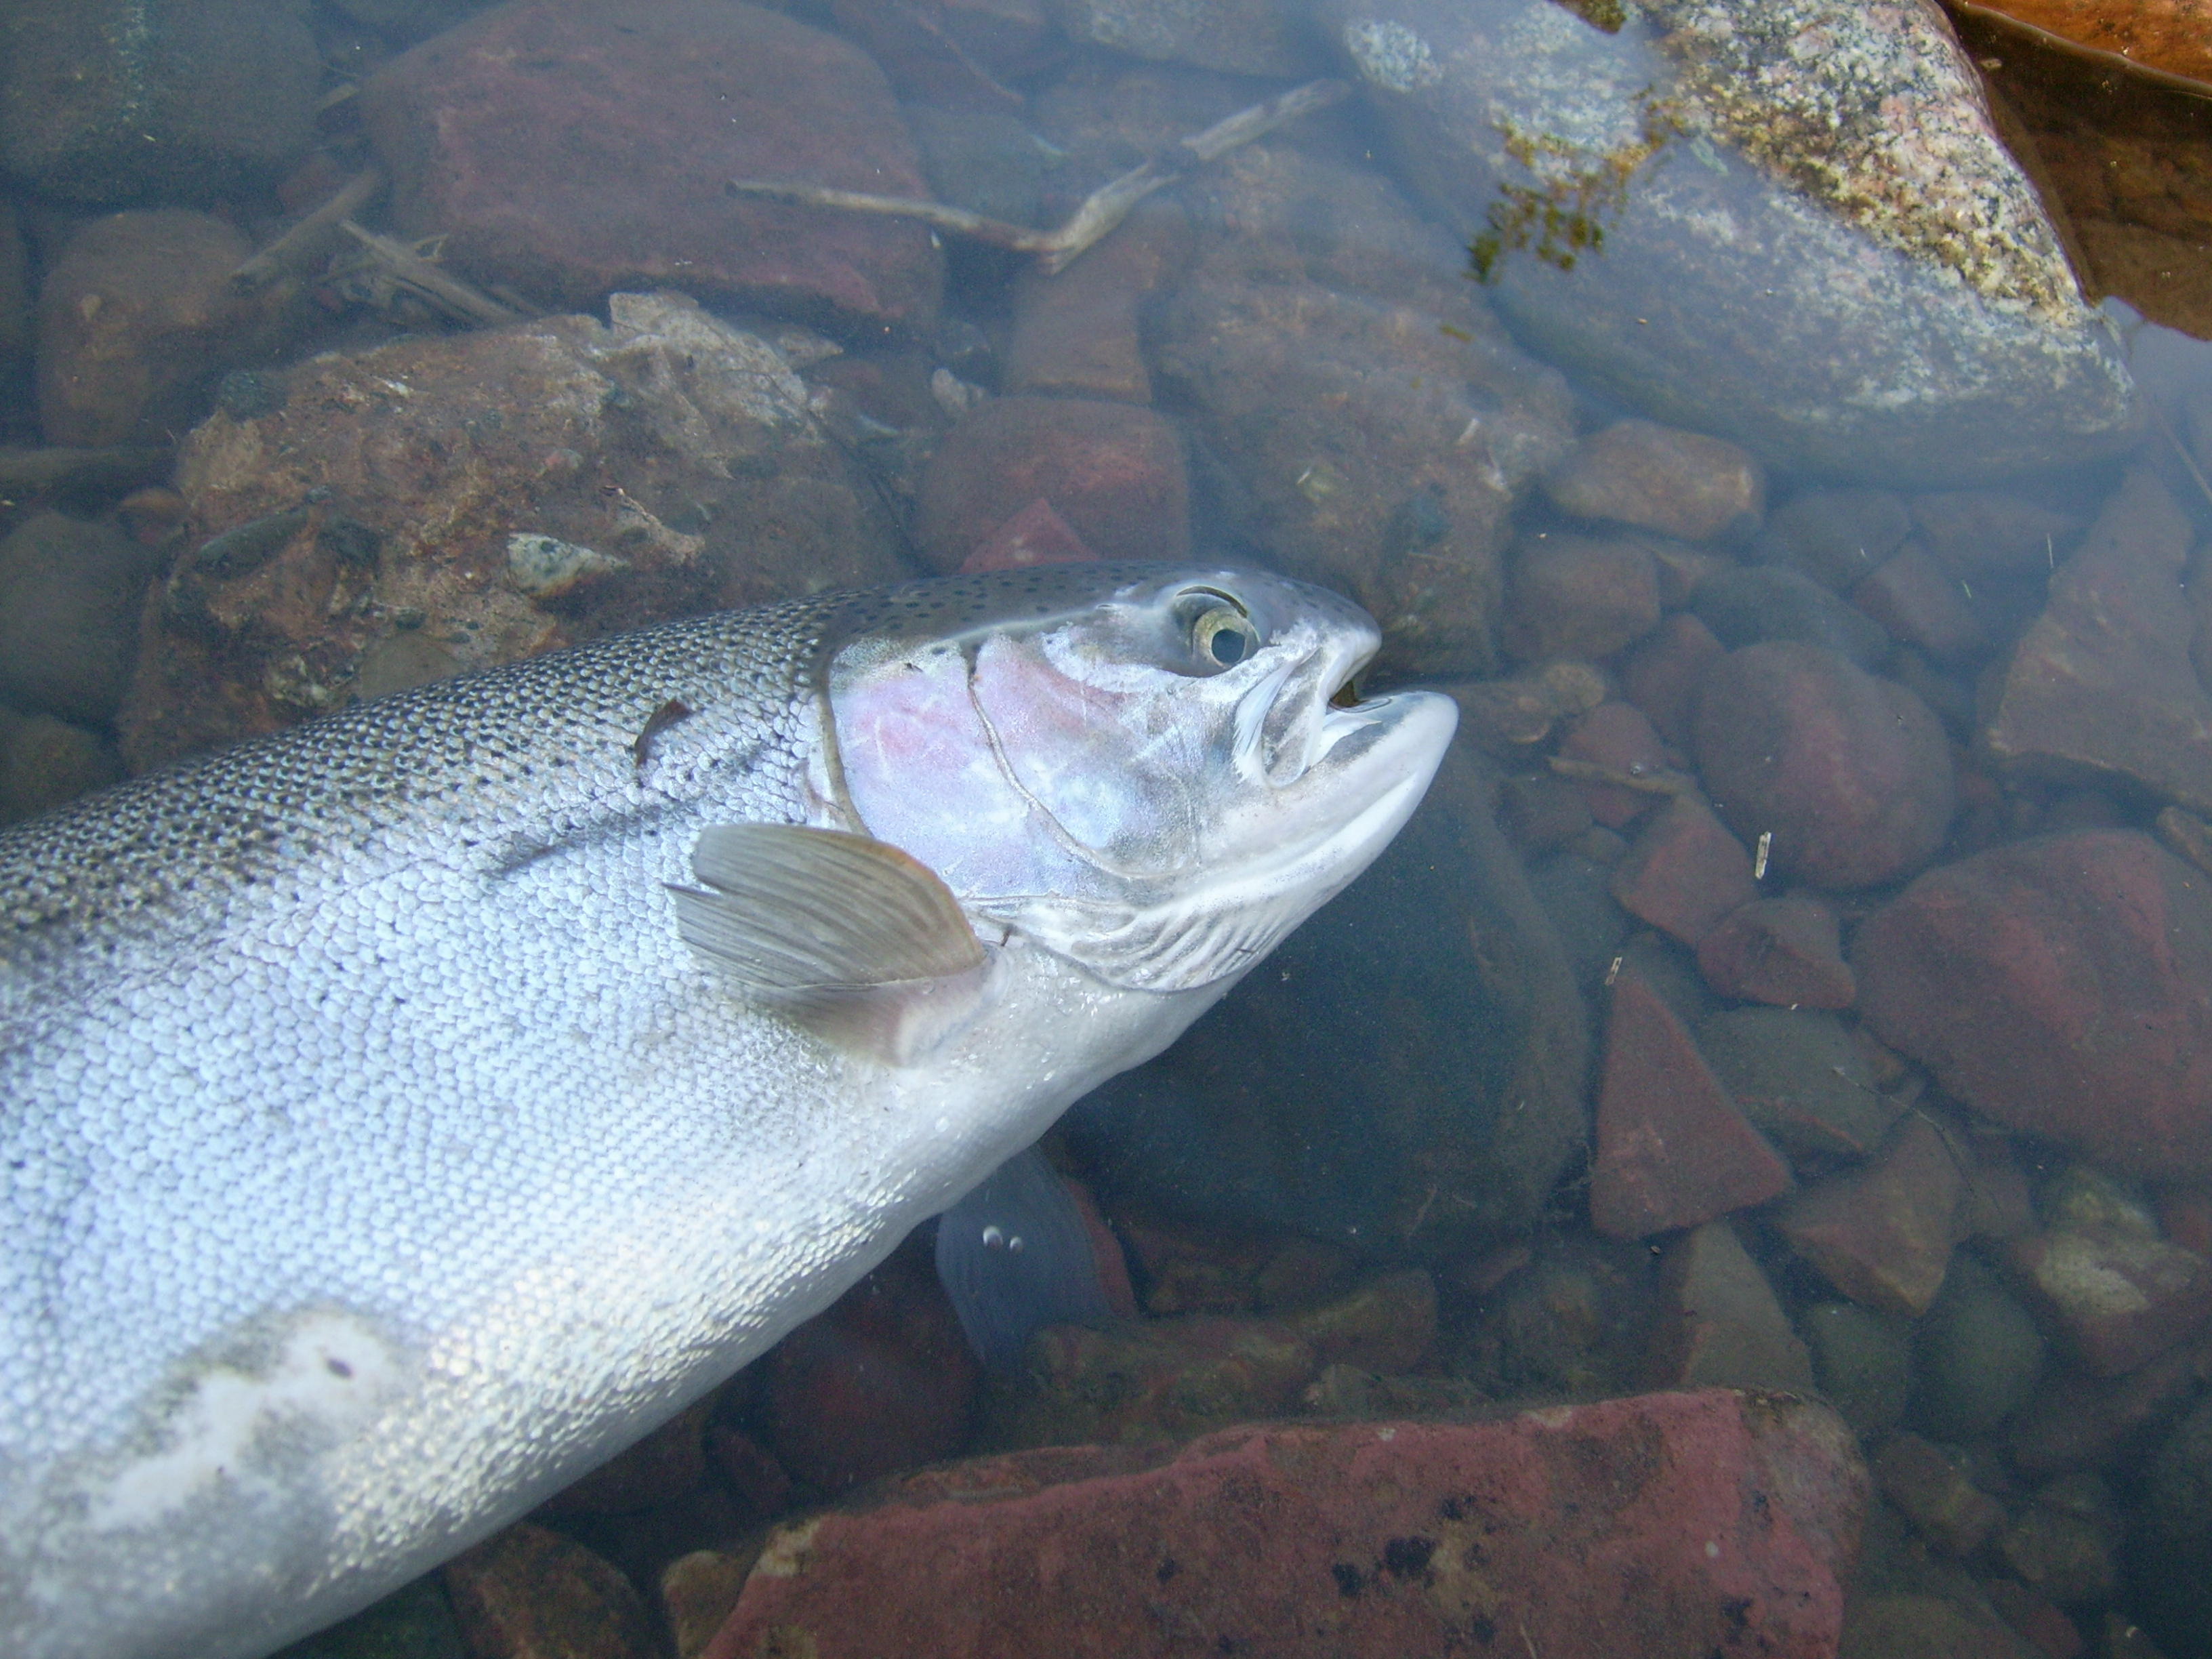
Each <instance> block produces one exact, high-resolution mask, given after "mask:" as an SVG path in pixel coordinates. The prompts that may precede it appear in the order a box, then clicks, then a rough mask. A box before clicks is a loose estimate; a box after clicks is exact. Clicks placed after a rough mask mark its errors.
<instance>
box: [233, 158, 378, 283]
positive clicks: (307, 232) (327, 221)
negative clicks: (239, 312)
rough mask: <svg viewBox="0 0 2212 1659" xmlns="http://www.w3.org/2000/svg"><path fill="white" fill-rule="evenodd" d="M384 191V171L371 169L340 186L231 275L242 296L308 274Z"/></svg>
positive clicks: (365, 168)
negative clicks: (341, 232) (282, 278)
mask: <svg viewBox="0 0 2212 1659" xmlns="http://www.w3.org/2000/svg"><path fill="white" fill-rule="evenodd" d="M383 188H384V169H383V168H381V167H376V166H374V165H371V166H368V167H363V168H362V170H361V171H360V172H359V173H355V174H354V176H353V177H352V178H350V179H347V180H346V181H345V183H344V184H343V185H339V186H338V191H337V195H335V196H333V197H331V199H330V200H329V201H327V202H325V203H324V204H322V206H320V207H319V208H317V209H316V210H314V211H313V213H311V214H309V215H308V216H307V217H306V218H304V219H302V220H301V221H300V222H299V223H298V224H296V225H295V226H293V227H292V228H291V229H289V230H288V231H286V232H285V233H284V234H283V235H282V236H279V237H278V238H277V239H276V240H275V241H273V242H271V243H270V244H269V246H267V247H264V248H263V249H262V250H261V252H258V253H257V254H255V255H254V256H253V257H252V258H251V259H248V260H247V261H246V263H245V264H242V265H240V266H239V268H238V269H237V270H234V271H232V272H231V273H230V285H231V286H232V287H233V288H234V289H237V290H238V291H239V292H240V293H241V294H252V293H253V292H254V291H255V290H256V289H264V288H266V287H268V286H269V284H270V283H273V282H275V281H276V279H277V278H278V277H279V276H289V275H292V274H294V273H296V272H299V271H302V270H306V269H307V267H308V266H309V265H312V264H315V263H316V262H317V261H318V260H319V259H321V258H325V256H326V255H327V254H328V253H329V252H330V246H331V243H332V242H334V241H336V240H337V234H338V226H339V225H340V223H342V222H343V221H345V220H348V219H350V218H352V217H353V216H354V215H355V214H356V213H358V212H360V211H361V210H362V209H363V208H365V207H367V206H368V204H369V201H370V199H371V198H372V197H374V196H375V194H376V193H377V191H380V190H382V189H383Z"/></svg>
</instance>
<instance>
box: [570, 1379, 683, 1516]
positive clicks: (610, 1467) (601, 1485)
mask: <svg viewBox="0 0 2212 1659" xmlns="http://www.w3.org/2000/svg"><path fill="white" fill-rule="evenodd" d="M713 1407H714V1399H713V1397H712V1396H711V1395H710V1396H708V1398H706V1399H704V1400H700V1401H694V1402H693V1403H692V1404H691V1405H690V1406H687V1407H684V1410H682V1411H680V1412H678V1413H677V1414H676V1415H675V1416H674V1417H672V1418H671V1419H669V1420H668V1421H667V1422H665V1423H664V1424H662V1425H660V1426H659V1428H657V1429H655V1430H654V1431H653V1432H652V1433H651V1434H648V1435H647V1436H646V1437H645V1438H644V1439H642V1440H641V1441H639V1442H637V1443H636V1444H635V1445H633V1446H632V1447H630V1449H629V1450H627V1451H625V1452H622V1453H619V1454H617V1455H616V1456H614V1457H612V1458H611V1459H609V1460H608V1461H607V1462H605V1463H602V1464H600V1465H599V1468H596V1469H593V1470H592V1472H591V1473H590V1474H587V1475H586V1476H585V1477H584V1478H583V1479H582V1480H577V1481H574V1482H571V1483H570V1484H569V1485H568V1486H564V1487H562V1489H561V1490H560V1491H559V1492H555V1493H554V1494H553V1496H552V1497H550V1498H547V1499H546V1500H545V1501H544V1503H543V1504H539V1505H538V1514H539V1515H541V1516H560V1515H591V1514H595V1513H603V1512H609V1511H611V1512H616V1513H619V1512H621V1511H622V1510H647V1509H651V1508H652V1507H653V1505H654V1504H665V1503H669V1502H671V1501H672V1500H674V1499H676V1498H681V1497H682V1496H684V1493H686V1492H689V1491H690V1490H691V1488H693V1487H694V1486H697V1485H698V1484H699V1478H700V1476H702V1474H705V1473H706V1472H707V1442H706V1431H707V1413H708V1412H709V1411H710V1410H712V1409H713Z"/></svg>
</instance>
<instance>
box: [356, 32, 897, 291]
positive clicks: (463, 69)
mask: <svg viewBox="0 0 2212 1659" xmlns="http://www.w3.org/2000/svg"><path fill="white" fill-rule="evenodd" d="M362 118H363V120H364V121H365V122H366V123H367V125H368V130H369V132H370V135H371V137H373V138H374V141H375V143H376V148H377V153H378V155H379V156H380V158H381V159H382V161H384V163H385V165H386V167H387V168H388V169H389V170H390V171H391V173H392V180H393V185H392V200H393V207H394V210H395V212H396V214H397V216H398V219H399V221H400V222H401V224H402V225H403V226H404V228H405V229H406V231H407V232H408V233H409V234H413V235H417V236H427V235H434V234H435V235H441V236H443V237H444V238H445V239H446V243H445V258H446V259H447V261H448V262H449V263H451V264H453V265H455V266H457V267H458V268H459V269H460V270H462V271H463V272H464V273H465V275H467V276H470V277H471V279H473V280H474V281H476V282H477V283H485V284H495V285H496V284H502V283H504V284H507V285H510V286H512V287H513V288H515V289H520V291H521V292H522V293H523V294H525V295H528V296H529V297H530V298H532V299H533V300H535V301H538V302H539V303H541V304H544V305H547V306H552V307H570V308H580V307H587V306H590V305H592V303H593V302H595V301H597V300H599V297H600V296H601V295H605V294H609V293H612V292H614V291H616V290H618V289H632V288H647V287H652V286H654V285H656V284H668V285H671V286H673V287H676V288H679V289H684V290H685V291H687V292H689V293H691V294H693V295H698V296H701V297H705V298H713V299H715V300H718V301H727V302H729V303H731V304H734V305H739V306H744V307H750V308H753V309H756V310H764V311H767V312H769V313H772V314H778V315H786V316H799V317H802V318H805V319H808V320H812V321H819V322H822V323H823V324H829V325H837V326H839V327H842V328H844V329H847V330H850V331H877V330H880V329H882V328H883V327H884V326H886V325H889V326H892V327H908V328H920V327H926V326H927V323H928V321H929V319H930V318H931V317H932V315H933V313H934V312H935V311H936V308H937V301H938V289H939V283H940V280H941V276H940V261H939V256H938V254H937V252H936V251H935V250H934V248H933V246H932V245H931V240H930V234H929V233H928V231H927V230H926V229H925V228H922V227H921V226H920V225H917V224H914V223H912V222H906V221H902V220H895V219H887V218H884V217H881V216H876V215H871V214H860V213H842V212H837V211H834V210H827V209H814V208H800V207H789V206H785V205H783V204H778V203H774V202H769V201H765V200H763V199H761V198H759V197H744V196H738V195H733V194H732V192H731V191H729V189H728V188H727V185H728V184H729V182H730V180H732V179H771V180H790V179H801V180H804V181H805V182H807V183H810V184H815V185H829V186H832V187H836V188H841V189H845V190H860V191H873V192H875V193H877V194H878V195H886V196H906V197H927V195H928V194H929V190H928V186H927V184H926V183H925V181H924V180H923V178H922V175H921V165H920V161H919V160H918V158H917V156H916V155H915V148H914V141H913V139H912V138H911V137H909V136H908V132H907V130H906V126H905V124H904V123H903V122H902V120H901V119H900V118H899V113H898V106H897V105H896V102H895V101H894V100H893V98H892V95H891V89H890V86H889V84H888V83H887V82H885V81H884V76H883V72H882V71H881V70H878V68H877V67H876V66H875V64H873V63H872V62H871V61H870V60H869V59H868V58H867V57H866V55H864V54H863V53H862V52H860V50H859V48H857V47H855V46H853V45H851V44H850V43H849V42H848V41H845V40H839V39H838V38H837V37H836V36H834V35H830V34H826V33H823V32H822V31H820V30H818V29H813V28H809V27H807V26H806V25H805V24H803V23H800V22H797V21H793V19H791V18H788V17H785V16H783V15H781V14H779V13H776V12H772V11H769V10H766V9H762V8H759V7H756V6H749V5H744V4H740V3H737V0H633V3H629V4H626V5H624V6H623V8H622V9H621V10H620V12H619V14H617V13H616V12H612V11H609V10H607V9H604V8H601V7H599V6H595V5H589V4H580V3H576V0H520V3H515V4H510V5H505V6H500V7H497V8H495V9H492V10H489V11H485V12H482V13H479V14H478V15H476V16H474V17H472V18H471V19H469V20H468V21H466V22H464V23H461V24H459V25H457V26H456V27H453V28H451V29H448V30H447V31H445V32H444V33H441V34H437V35H434V36H433V37H431V38H430V39H429V40H426V41H424V42H423V43H422V45H421V46H416V48H415V49H414V50H413V51H411V52H406V53H404V55H402V56H401V57H399V58H394V59H393V60H392V62H391V63H390V64H387V65H386V66H385V68H384V69H383V70H382V71H380V73H379V74H378V75H377V76H375V78H374V79H373V80H372V81H371V82H369V83H368V86H367V87H365V88H363V91H362Z"/></svg>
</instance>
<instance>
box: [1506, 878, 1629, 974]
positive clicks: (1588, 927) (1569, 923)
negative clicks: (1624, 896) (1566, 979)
mask: <svg viewBox="0 0 2212 1659" xmlns="http://www.w3.org/2000/svg"><path fill="white" fill-rule="evenodd" d="M1612 880H1613V870H1612V866H1609V865H1607V864H1603V863H1601V862H1600V861H1598V860H1595V859H1592V858H1589V857H1585V856H1584V855H1583V854H1581V853H1579V852H1577V851H1575V850H1573V849H1572V848H1570V849H1568V850H1567V851H1565V852H1561V853H1558V854H1553V856H1552V857H1550V858H1548V859H1546V860H1544V861H1543V862H1542V863H1541V864H1539V865H1537V866H1534V868H1533V869H1531V870H1530V871H1529V872H1528V886H1529V890H1530V891H1532V892H1533V893H1534V894H1535V896H1536V902H1538V903H1539V904H1541V906H1543V908H1544V914H1545V915H1546V917H1547V918H1548V919H1549V921H1550V922H1551V924H1552V927H1553V931H1554V932H1555V933H1557V934H1558V935H1559V944H1560V945H1561V946H1562V947H1563V948H1564V949H1565V951H1566V957H1567V967H1568V971H1569V972H1570V973H1571V975H1573V977H1574V981H1575V983H1576V985H1577V986H1578V987H1580V988H1581V989H1582V990H1583V993H1584V994H1595V992H1596V990H1597V988H1598V987H1599V986H1600V985H1601V983H1603V981H1604V979H1605V975H1606V970H1607V969H1608V968H1609V967H1611V966H1612V963H1613V957H1614V956H1615V955H1616V954H1617V953H1618V952H1619V951H1620V942H1621V940H1623V939H1626V938H1627V937H1628V929H1629V926H1630V922H1629V916H1628V912H1627V911H1626V910H1624V909H1622V908H1620V901H1618V900H1617V899H1615V898H1614V897H1613V889H1612V886H1611V883H1612Z"/></svg>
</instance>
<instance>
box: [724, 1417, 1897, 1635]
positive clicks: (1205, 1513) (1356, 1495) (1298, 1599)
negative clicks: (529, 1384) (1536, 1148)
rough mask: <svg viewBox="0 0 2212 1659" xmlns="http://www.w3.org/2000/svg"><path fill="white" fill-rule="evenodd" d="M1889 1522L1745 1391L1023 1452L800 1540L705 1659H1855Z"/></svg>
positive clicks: (769, 1551)
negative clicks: (1838, 1654)
mask: <svg viewBox="0 0 2212 1659" xmlns="http://www.w3.org/2000/svg"><path fill="white" fill-rule="evenodd" d="M1864 1501H1865V1473H1864V1470H1863V1468H1862V1467H1861V1466H1860V1464H1859V1462H1858V1460H1857V1452H1856V1449H1855V1448H1854V1446H1853V1444H1852V1443H1851V1439H1850V1434H1849V1431H1847V1430H1845V1429H1844V1426H1843V1425H1842V1424H1841V1423H1840V1422H1839V1421H1838V1420H1837V1419H1835V1417H1834V1416H1833V1415H1832V1413H1829V1412H1828V1410H1827V1409H1826V1407H1821V1406H1817V1405H1814V1404H1811V1403H1808V1402H1805V1401H1794V1400H1777V1399H1754V1398H1747V1397H1745V1396H1742V1395H1735V1394H1730V1393H1726V1392H1721V1391H1707V1392H1705V1393H1698V1394H1674V1395H1649V1396H1645V1397H1643V1398H1639V1399H1630V1400H1613V1401H1603V1402H1601V1403H1598V1404H1595V1405H1588V1406H1580V1407H1553V1408H1550V1409H1548V1410H1545V1411H1541V1412H1532V1413H1524V1414H1522V1415H1521V1416H1518V1417H1516V1418H1512V1419H1508V1420H1505V1421H1503V1422H1498V1423H1488V1424H1447V1423H1426V1422H1422V1423H1387V1424H1371V1423H1363V1424H1358V1425H1340V1426H1334V1427H1330V1426H1324V1425H1280V1426H1273V1427H1246V1428H1238V1429H1233V1430H1231V1431H1227V1432H1225V1433H1222V1434H1218V1435H1213V1436H1210V1437H1206V1438H1205V1439H1201V1440H1200V1441H1197V1442H1195V1443H1193V1444H1190V1445H1188V1446H1185V1447H1182V1448H1181V1449H1167V1448H1158V1449H1144V1448H1136V1447H1107V1446H1085V1447H1066V1448H1057V1449H1048V1450H1039V1451H1031V1452H1022V1453H1016V1454H1013V1455H1008V1456H1002V1457H994V1458H986V1459H978V1460H974V1461H971V1462H965V1463H961V1464H955V1465H952V1466H950V1467H948V1468H944V1469H940V1470H933V1471H923V1472H921V1473H918V1474H915V1475H911V1476H908V1477H907V1478H906V1479H905V1480H902V1481H901V1482H900V1483H899V1484H898V1486H896V1487H894V1488H893V1489H892V1490H891V1491H890V1493H889V1494H888V1495H887V1496H886V1497H885V1498H884V1500H883V1501H882V1502H881V1503H880V1504H878V1505H877V1506H876V1507H873V1508H872V1509H868V1510H864V1511H861V1512H859V1513H851V1512H843V1511H832V1512H830V1513H829V1514H826V1515H822V1516H817V1517H814V1518H812V1519H811V1520H809V1521H806V1522H802V1523H799V1524H798V1525H796V1526H791V1527H785V1528H779V1529H778V1530H777V1531H775V1533H773V1534H771V1535H770V1537H769V1541H768V1545H767V1547H766V1549H765V1550H764V1551H763V1553H762V1556H761V1559H760V1562H759V1565H757V1566H756V1567H755V1568H754V1570H753V1574H752V1577H751V1578H750V1580H749V1581H748V1582H747V1583H746V1585H745V1588H744V1595H743V1596H742V1597H741V1598H740V1599H739V1601H738V1607H737V1610H736V1612H735V1613H734V1614H733V1615H732V1618H731V1620H730V1622H729V1623H728V1624H727V1625H726V1626H724V1627H723V1629H722V1630H721V1632H720V1634H719V1635H718V1636H717V1637H716V1638H715V1639H714V1642H713V1643H712V1644H710V1645H709V1646H708V1649H707V1651H706V1655H705V1659H757V1656H759V1655H761V1654H763V1653H788V1652H797V1651H802V1650H803V1651H805V1652H808V1653H810V1654H811V1655H813V1656H816V1659H860V1656H874V1655H878V1654H881V1653H883V1652H884V1651H885V1650H886V1646H885V1620H886V1618H887V1616H888V1617H891V1618H894V1619H895V1620H896V1629H897V1639H896V1649H897V1650H899V1651H902V1652H907V1653H914V1654H927V1655H930V1656H933V1659H1016V1656H1024V1659H1026V1656H1034V1655H1036V1654H1039V1653H1060V1652H1066V1653H1072V1654H1092V1655H1113V1656H1116V1659H1142V1656H1148V1655H1149V1656H1168V1655H1183V1654H1188V1655H1197V1654H1201V1653H1204V1654H1218V1653H1222V1652H1231V1653H1246V1654H1255V1655H1262V1654H1265V1655H1273V1654H1282V1655H1293V1654H1311V1653H1318V1652H1324V1651H1325V1652H1328V1653H1329V1654H1333V1655H1340V1656H1343V1659H1370V1656H1371V1659H1385V1656H1389V1659H1399V1656H1404V1655H1408V1654H1427V1653H1444V1652H1460V1651H1468V1652H1483V1651H1496V1652H1500V1653H1507V1652H1511V1653H1518V1652H1520V1651H1522V1648H1523V1646H1524V1645H1525V1646H1526V1647H1528V1648H1533V1649H1534V1650H1535V1651H1536V1652H1538V1653H1540V1654H1541V1655H1542V1656H1543V1659H1601V1656H1602V1659H1620V1655H1621V1654H1623V1653H1624V1652H1626V1651H1631V1650H1632V1651H1633V1652H1634V1653H1635V1654H1636V1655H1637V1656H1638V1659H1707V1656H1709V1655H1711V1654H1712V1653H1715V1652H1720V1653H1725V1654H1730V1655H1735V1654H1753V1653H1755V1654H1759V1655H1762V1656H1766V1659H1832V1655H1833V1654H1834V1651H1835V1644H1836V1641H1837V1635H1838V1630H1839V1628H1840V1626H1841V1622H1842V1606H1843V1597H1842V1593H1841V1590H1840V1589H1839V1587H1838V1579H1839V1577H1840V1576H1841V1575H1842V1574H1843V1573H1844V1572H1845V1571H1848V1568H1849V1564H1850V1560H1851V1559H1852V1557H1853V1556H1854V1555H1855V1553H1856V1551H1857V1534H1858V1528H1859V1524H1860V1515H1861V1511H1862V1509H1863V1504H1864ZM1524 1638H1525V1641H1524ZM1509 1644H1510V1645H1509ZM1624 1644H1626V1645H1624Z"/></svg>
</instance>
